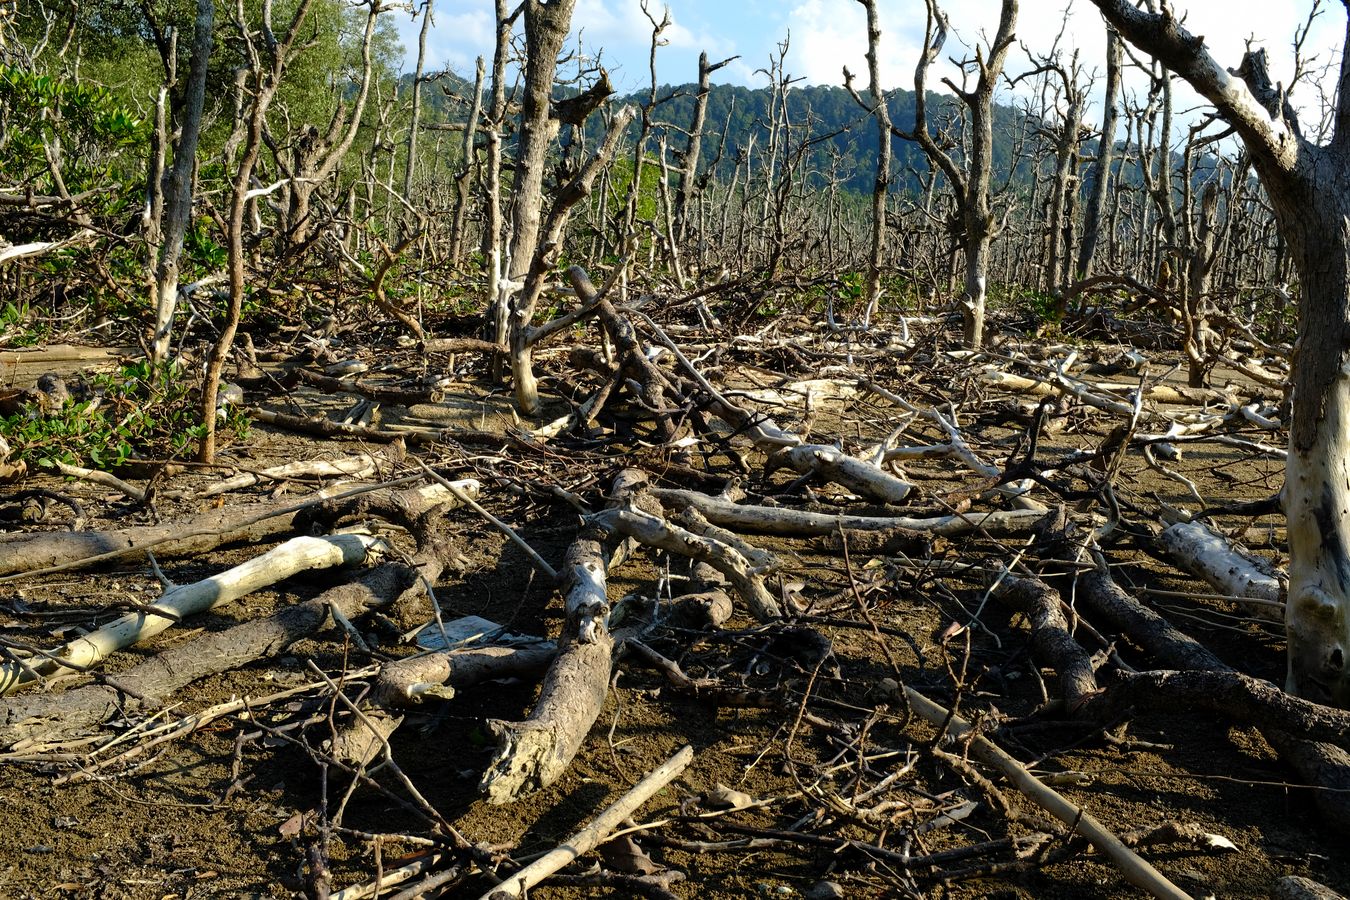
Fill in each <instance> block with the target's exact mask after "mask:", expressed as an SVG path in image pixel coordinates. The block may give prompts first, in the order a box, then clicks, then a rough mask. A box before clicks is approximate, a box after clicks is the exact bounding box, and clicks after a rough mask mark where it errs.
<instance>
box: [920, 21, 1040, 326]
mask: <svg viewBox="0 0 1350 900" xmlns="http://www.w3.org/2000/svg"><path fill="white" fill-rule="evenodd" d="M927 4H928V25H927V28H926V30H925V39H924V52H923V54H921V55H920V57H919V64H918V66H917V67H916V68H915V70H914V95H915V96H914V130H913V131H912V132H897V134H898V135H899V136H900V137H903V138H906V139H907V140H912V141H916V142H918V144H919V146H920V147H921V148H923V151H924V153H925V154H926V155H927V156H928V158H929V160H930V162H931V163H932V164H933V165H934V166H935V167H937V168H939V169H941V170H942V173H943V174H944V175H946V176H947V180H948V181H950V182H951V184H952V187H953V190H954V191H955V193H956V197H957V203H958V206H959V215H960V220H961V229H962V238H963V241H964V247H965V258H966V266H965V291H964V293H963V294H962V297H961V314H962V318H963V320H964V322H963V329H962V332H963V337H964V340H965V343H966V346H968V347H971V348H978V347H980V346H982V345H983V344H984V305H985V296H986V294H987V292H988V277H989V247H990V243H991V242H992V241H993V239H994V238H995V237H996V236H997V235H998V233H999V231H1000V230H1002V226H1001V225H999V224H996V223H995V221H994V212H993V209H992V208H991V207H990V203H989V179H990V174H991V172H992V169H993V142H994V134H993V127H994V123H993V103H994V89H995V88H996V87H997V85H998V79H999V77H1000V75H1001V74H1002V73H1003V63H1004V62H1005V61H1006V59H1007V56H1008V48H1009V47H1011V46H1012V42H1013V28H1014V26H1015V25H1016V23H1017V0H1002V3H1001V6H1002V13H1001V15H1000V17H999V24H998V31H997V32H996V33H995V35H994V37H993V39H992V41H991V42H990V43H989V46H988V48H987V50H986V49H984V48H981V51H980V52H977V53H976V57H975V61H974V62H973V63H972V64H971V65H973V66H974V67H975V70H976V74H977V76H978V77H977V80H976V84H975V89H974V90H969V91H968V90H965V89H964V88H961V87H958V86H957V85H955V84H953V83H952V82H951V81H950V80H947V81H946V84H947V86H948V87H950V88H951V89H952V90H953V91H954V92H955V93H956V95H957V97H959V98H960V99H961V102H962V103H963V104H965V106H966V109H967V110H968V111H969V114H970V149H969V152H968V153H967V154H966V165H965V168H964V169H963V168H962V167H960V166H958V165H957V163H956V161H955V160H954V159H952V157H951V156H950V155H949V154H948V153H947V151H945V150H944V149H942V148H941V147H940V146H938V143H937V141H935V140H934V139H933V136H932V134H931V133H930V132H929V128H928V119H927V106H928V104H927V98H926V90H927V80H928V77H927V76H928V67H929V66H930V65H931V64H932V63H933V61H934V60H936V59H937V58H938V55H939V54H940V53H941V52H942V45H943V44H944V43H946V40H947V31H948V27H949V26H948V24H947V16H946V14H945V13H943V12H942V10H941V9H939V8H938V6H937V2H936V0H927Z"/></svg>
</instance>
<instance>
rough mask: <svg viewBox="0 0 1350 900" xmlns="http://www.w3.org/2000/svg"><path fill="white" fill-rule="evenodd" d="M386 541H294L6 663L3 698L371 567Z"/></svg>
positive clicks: (0, 683) (0, 675)
mask: <svg viewBox="0 0 1350 900" xmlns="http://www.w3.org/2000/svg"><path fill="white" fill-rule="evenodd" d="M383 546H384V542H383V541H382V540H381V539H379V538H375V537H371V536H369V535H363V534H338V535H330V536H328V537H298V538H292V539H291V540H289V541H287V542H286V543H284V544H282V545H280V546H279V547H274V548H273V549H271V550H269V551H268V552H266V553H264V554H263V555H262V556H259V557H256V558H255V559H251V560H249V561H248V562H246V563H243V564H242V565H238V566H235V567H234V568H232V569H229V570H227V571H225V572H221V573H220V574H218V575H212V576H211V577H210V578H206V579H203V580H202V581H198V582H194V583H193V584H184V585H175V586H173V587H171V588H170V589H169V590H167V591H165V592H164V594H163V596H161V597H160V598H159V600H157V601H155V602H154V603H151V604H148V605H147V606H146V607H144V609H142V610H139V611H137V612H132V613H127V614H126V615H124V616H122V617H121V618H118V619H114V620H113V621H112V622H109V623H108V624H107V625H104V626H103V627H102V628H100V629H98V630H97V631H93V632H90V633H89V634H86V635H84V636H83V637H80V638H77V639H75V640H73V641H71V642H70V643H68V644H66V645H65V646H64V647H61V648H59V649H58V650H56V651H54V652H52V653H51V654H48V655H45V656H32V657H29V658H28V659H27V660H24V661H23V663H22V664H21V663H19V662H15V661H12V660H11V661H7V662H5V663H3V664H0V694H7V693H10V692H11V691H14V690H16V689H17V688H20V687H23V686H24V685H27V684H33V683H35V682H36V681H37V680H38V679H39V678H40V677H43V676H51V675H56V674H62V673H68V672H72V671H78V670H80V669H87V668H90V667H92V666H96V665H98V664H99V663H100V662H102V661H103V660H104V659H106V658H107V657H108V655H109V654H111V653H114V652H116V651H118V650H121V649H123V648H124V647H129V646H131V645H132V644H135V643H137V642H139V641H143V640H146V639H148V638H151V637H154V636H155V635H157V634H159V633H160V632H161V631H164V630H166V629H168V628H169V627H171V626H172V625H174V624H175V623H176V622H178V621H180V620H182V619H184V618H186V617H187V616H192V615H196V614H198V613H202V612H206V611H207V610H209V609H214V608H215V607H217V606H222V605H224V604H226V603H231V602H233V601H235V600H237V599H239V598H240V597H243V596H245V595H247V594H249V593H252V592H253V591H256V590H258V589H259V588H264V587H267V586H268V585H271V584H275V583H276V582H278V581H281V580H283V579H286V578H289V577H291V576H292V575H296V574H298V573H300V572H306V571H310V570H313V569H327V568H331V567H334V566H343V565H347V566H351V565H358V564H360V563H364V562H367V561H369V560H370V559H371V557H372V556H374V555H376V552H377V551H378V550H379V549H380V548H382V547H383Z"/></svg>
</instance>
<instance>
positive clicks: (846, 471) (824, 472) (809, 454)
mask: <svg viewBox="0 0 1350 900" xmlns="http://www.w3.org/2000/svg"><path fill="white" fill-rule="evenodd" d="M769 459H770V462H777V463H779V464H786V465H788V466H791V467H792V468H793V469H794V470H796V471H797V472H799V473H800V474H802V475H809V474H812V473H814V474H816V475H819V476H820V477H821V478H823V479H825V480H826V481H830V482H833V483H835V484H838V485H842V486H843V487H846V488H848V489H849V490H850V491H853V492H854V493H857V494H862V495H863V496H865V497H873V498H875V499H877V500H881V501H883V502H885V503H901V502H903V501H904V499H905V498H906V497H908V496H909V494H910V492H911V491H913V490H914V485H912V484H910V483H909V482H907V481H905V480H904V479H902V478H897V477H896V476H894V475H892V474H891V473H890V472H887V471H884V470H883V469H882V468H881V467H880V466H874V465H872V464H871V463H869V462H866V461H864V460H861V459H856V458H854V457H852V456H849V455H848V454H847V453H845V452H844V451H842V450H840V449H839V448H837V447H829V446H826V445H824V444H802V445H800V446H798V447H789V448H786V449H783V450H780V451H778V452H777V453H775V454H774V455H773V456H771V457H770V458H769Z"/></svg>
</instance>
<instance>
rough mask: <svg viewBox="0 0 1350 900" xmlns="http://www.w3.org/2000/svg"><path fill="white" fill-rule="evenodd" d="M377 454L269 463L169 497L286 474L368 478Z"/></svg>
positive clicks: (228, 488)
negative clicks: (267, 466)
mask: <svg viewBox="0 0 1350 900" xmlns="http://www.w3.org/2000/svg"><path fill="white" fill-rule="evenodd" d="M382 461H383V462H388V461H387V460H381V459H380V458H379V457H376V456H373V455H371V454H369V453H359V454H357V455H355V456H348V457H346V458H344V459H332V460H329V459H312V460H301V461H300V462H292V463H286V464H285V465H281V466H272V467H271V468H268V469H263V470H261V471H259V472H242V473H240V474H238V475H235V476H233V477H232V478H226V479H223V480H221V481H217V482H216V483H215V484H209V485H207V486H206V487H203V488H201V489H198V490H182V491H173V492H171V493H169V496H171V497H179V496H181V497H214V496H216V495H217V494H224V493H227V492H229V491H237V490H241V489H243V488H247V487H252V486H253V485H255V484H261V483H262V482H264V481H284V480H286V479H289V478H337V477H347V478H369V477H370V476H372V475H374V474H375V473H376V472H378V471H379V468H380V463H381V462H382Z"/></svg>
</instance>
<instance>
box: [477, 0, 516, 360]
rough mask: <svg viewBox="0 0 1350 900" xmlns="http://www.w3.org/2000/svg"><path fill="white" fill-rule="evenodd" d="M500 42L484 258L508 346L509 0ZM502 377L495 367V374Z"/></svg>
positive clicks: (499, 330)
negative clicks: (505, 168) (505, 167)
mask: <svg viewBox="0 0 1350 900" xmlns="http://www.w3.org/2000/svg"><path fill="white" fill-rule="evenodd" d="M496 8H497V44H496V49H495V50H494V51H493V56H492V102H491V104H490V105H489V107H488V122H487V124H488V137H487V174H486V176H485V178H484V181H485V184H484V185H483V199H484V205H485V206H486V209H485V210H484V214H483V219H484V225H483V258H484V259H485V260H487V270H488V271H487V276H488V303H489V304H490V305H491V309H490V312H491V316H492V339H493V340H494V341H496V342H497V343H498V344H500V345H501V346H503V347H505V346H506V343H507V339H508V331H509V328H510V325H509V314H510V297H509V296H508V292H507V291H506V289H505V288H504V287H503V284H502V282H503V281H508V282H509V279H507V277H506V276H507V267H508V263H507V260H506V259H504V258H503V257H504V251H503V249H502V238H503V235H502V129H504V128H505V127H506V63H507V56H508V54H509V53H510V51H511V29H512V28H513V27H514V22H515V16H516V15H517V14H518V13H519V11H520V10H521V9H523V8H524V7H517V8H516V13H508V12H507V0H496ZM496 377H500V373H499V372H495V371H494V378H496Z"/></svg>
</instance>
